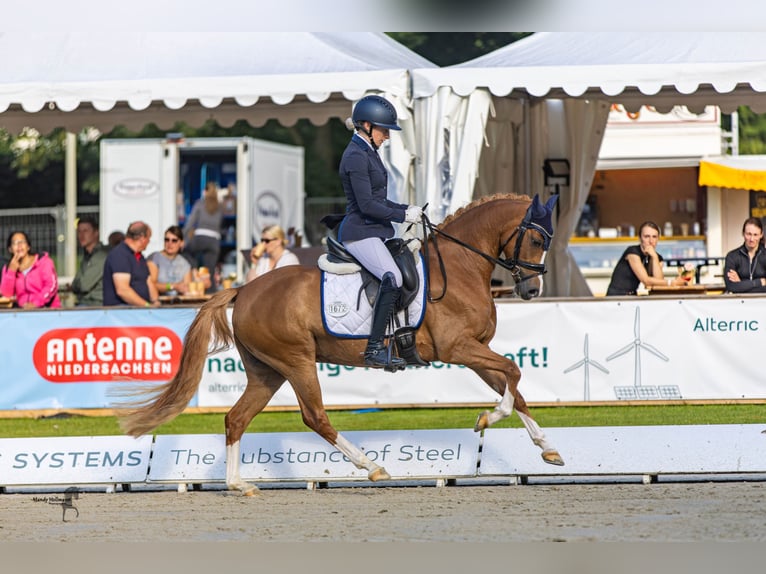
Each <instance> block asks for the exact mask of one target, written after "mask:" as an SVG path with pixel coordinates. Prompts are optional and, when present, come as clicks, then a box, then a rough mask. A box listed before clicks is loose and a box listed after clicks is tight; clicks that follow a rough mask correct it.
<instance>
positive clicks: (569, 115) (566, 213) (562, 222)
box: [539, 99, 609, 297]
mask: <svg viewBox="0 0 766 574" xmlns="http://www.w3.org/2000/svg"><path fill="white" fill-rule="evenodd" d="M564 115H565V118H566V133H565V136H564V137H565V138H566V156H565V157H567V158H568V159H569V164H570V170H571V171H570V185H569V188H563V189H562V190H561V196H560V197H559V219H558V223H557V225H556V230H555V234H554V237H553V241H552V243H551V250H550V253H549V254H548V274H547V275H546V277H545V290H544V292H543V295H544V296H547V297H582V296H588V295H592V293H591V291H590V288H589V287H588V284H587V283H586V281H585V277H583V274H582V272H581V271H580V268H579V267H578V266H577V263H576V262H575V260H574V256H573V255H572V253H571V252H570V251H569V238H570V237H571V236H572V234H573V233H574V231H575V228H576V227H577V222H578V221H579V219H580V214H581V213H582V208H583V206H584V205H585V201H586V200H587V199H588V195H589V194H590V188H591V183H592V181H593V175H594V173H595V169H596V161H597V160H598V153H599V149H600V147H601V140H602V139H603V137H604V130H605V128H606V120H607V116H608V115H609V104H608V103H607V102H604V101H599V100H573V99H568V100H564ZM539 165H541V166H542V160H541V161H540V162H539Z"/></svg>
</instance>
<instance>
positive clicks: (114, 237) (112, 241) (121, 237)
mask: <svg viewBox="0 0 766 574" xmlns="http://www.w3.org/2000/svg"><path fill="white" fill-rule="evenodd" d="M123 241H125V234H124V233H123V232H122V231H112V232H111V233H110V234H109V239H107V241H106V246H107V248H109V249H113V248H114V247H117V246H118V245H119V244H120V243H122V242H123Z"/></svg>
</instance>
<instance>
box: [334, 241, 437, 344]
mask: <svg viewBox="0 0 766 574" xmlns="http://www.w3.org/2000/svg"><path fill="white" fill-rule="evenodd" d="M415 263H416V268H417V270H418V277H420V285H419V286H418V293H417V295H416V296H415V298H414V299H413V301H412V303H410V306H409V308H408V311H409V321H407V322H406V323H407V324H409V325H410V326H411V327H414V328H416V329H417V328H418V327H419V326H420V323H422V322H423V315H424V314H425V308H426V304H425V303H426V297H425V296H426V291H425V284H426V280H425V277H424V272H423V257H422V255H420V253H418V254H417V256H416V257H415ZM361 289H362V274H361V273H350V274H344V275H336V274H334V273H327V272H326V271H322V322H323V323H324V328H325V330H326V331H327V332H328V333H330V334H331V335H335V336H336V337H346V338H350V339H366V338H368V337H369V336H370V327H371V325H372V307H371V306H370V304H369V302H368V301H367V295H365V294H364V293H361V295H360V290H361ZM398 319H399V324H400V325H402V326H403V325H404V324H405V320H404V311H400V312H399V314H398Z"/></svg>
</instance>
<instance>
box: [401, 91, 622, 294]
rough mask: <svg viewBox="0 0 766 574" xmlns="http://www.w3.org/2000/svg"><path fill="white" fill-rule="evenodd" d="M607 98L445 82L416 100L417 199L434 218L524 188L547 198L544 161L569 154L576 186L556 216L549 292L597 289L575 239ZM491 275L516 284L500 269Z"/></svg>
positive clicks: (546, 286)
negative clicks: (507, 91) (523, 96)
mask: <svg viewBox="0 0 766 574" xmlns="http://www.w3.org/2000/svg"><path fill="white" fill-rule="evenodd" d="M608 114H609V104H608V103H606V102H603V101H596V100H575V99H567V100H558V101H555V102H551V101H549V100H539V101H536V102H534V103H530V102H529V101H527V100H519V99H514V98H494V97H492V96H491V95H490V94H489V92H487V91H486V90H482V89H477V90H474V91H473V92H471V94H470V95H468V96H458V95H456V94H454V93H453V92H452V90H451V89H450V88H449V87H441V88H439V90H438V91H437V92H436V93H434V95H433V96H431V97H429V98H421V99H418V100H416V101H415V123H416V126H417V130H416V138H417V150H418V154H417V159H416V170H415V171H416V174H415V182H416V190H415V198H416V201H417V203H418V204H420V205H422V204H423V203H425V202H426V201H427V202H428V204H429V209H428V215H429V217H430V218H431V219H432V220H433V221H434V222H439V221H441V220H442V219H443V218H444V217H445V216H446V215H447V214H449V213H453V212H454V211H455V210H456V209H458V208H459V207H461V206H463V205H465V204H467V203H469V202H470V201H472V200H473V199H475V198H477V197H480V196H484V195H492V194H494V193H518V194H527V195H530V196H534V195H535V194H536V193H537V194H540V196H541V198H542V199H547V198H548V197H550V195H551V194H552V193H553V192H554V190H553V189H552V188H546V187H545V181H544V176H543V170H542V166H543V161H544V160H545V159H546V158H562V157H563V158H567V159H568V160H569V163H570V170H571V171H570V185H569V187H564V188H561V189H560V192H561V193H560V197H559V206H558V222H557V224H556V229H555V234H554V238H553V242H552V243H551V249H550V252H549V253H548V259H547V264H548V273H547V275H546V276H545V278H544V291H543V296H546V297H578V296H588V295H591V291H590V288H589V287H588V284H587V282H586V281H585V277H583V275H582V273H581V272H580V269H579V268H578V267H577V263H576V262H575V260H574V257H573V256H572V254H571V253H570V251H569V248H568V245H569V238H570V237H571V236H572V234H573V233H574V230H575V228H576V226H577V222H578V221H579V218H580V214H581V212H582V208H583V206H584V205H585V201H586V200H587V198H588V194H589V193H590V186H591V181H592V179H593V174H594V171H595V167H596V160H597V159H598V153H599V148H600V147H601V140H602V138H603V134H604V129H605V127H606V120H607V116H608ZM493 277H495V278H497V279H501V280H502V281H503V282H504V283H505V284H509V283H510V278H509V277H507V273H505V272H504V271H503V270H502V269H496V271H495V275H493Z"/></svg>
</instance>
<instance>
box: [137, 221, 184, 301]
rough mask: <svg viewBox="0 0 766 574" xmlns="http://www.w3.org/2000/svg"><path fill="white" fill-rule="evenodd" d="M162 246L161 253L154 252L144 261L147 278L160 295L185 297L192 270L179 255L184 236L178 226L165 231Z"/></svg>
mask: <svg viewBox="0 0 766 574" xmlns="http://www.w3.org/2000/svg"><path fill="white" fill-rule="evenodd" d="M163 245H164V248H163V249H162V251H155V252H154V253H152V254H151V255H150V256H149V257H148V258H147V260H146V264H147V265H148V266H149V277H150V278H151V281H153V282H154V284H155V285H156V286H157V291H158V292H159V293H160V295H175V294H180V295H186V294H187V293H188V292H189V285H190V284H191V281H192V268H191V264H190V263H189V261H188V260H187V259H186V258H185V257H183V256H182V255H181V250H182V249H183V247H184V236H183V231H182V229H181V228H180V227H179V226H178V225H171V226H170V227H168V228H167V229H166V230H165V237H164V243H163Z"/></svg>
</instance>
